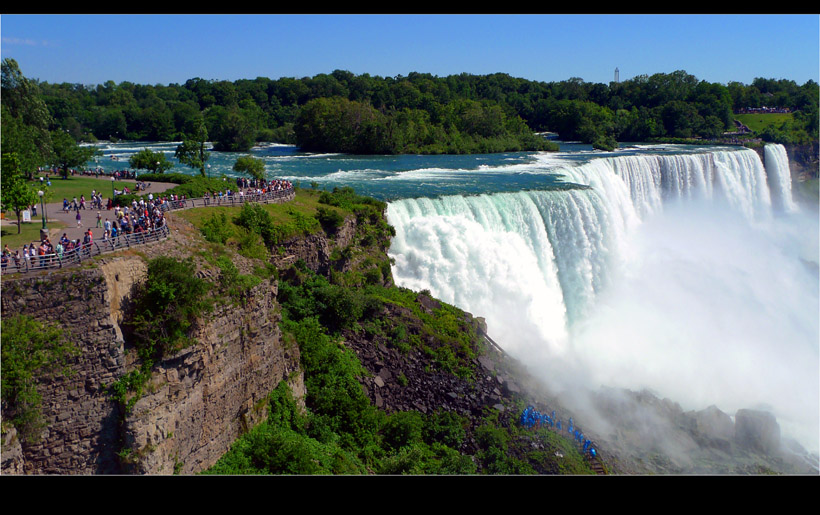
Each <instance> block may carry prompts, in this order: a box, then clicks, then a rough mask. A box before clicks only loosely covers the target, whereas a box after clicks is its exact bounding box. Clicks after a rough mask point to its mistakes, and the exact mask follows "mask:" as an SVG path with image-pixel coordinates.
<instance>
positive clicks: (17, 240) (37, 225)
mask: <svg viewBox="0 0 820 515" xmlns="http://www.w3.org/2000/svg"><path fill="white" fill-rule="evenodd" d="M6 214H7V215H8V214H9V213H6ZM11 219H12V220H16V218H14V215H13V214H12V218H11ZM46 225H47V226H48V229H49V230H51V229H59V228H62V227H65V224H64V223H62V222H59V221H57V220H48V221H47V223H46ZM42 227H43V219H42V218H41V217H40V211H39V210H38V211H37V216H33V217H31V222H27V223H23V225H22V227H21V228H20V234H17V226H16V225H10V224H9V225H6V224H3V228H2V238H0V240H2V241H0V244H2V245H3V246H5V245H8V246H9V248H10V249H12V250H20V249H22V248H23V245H26V244H28V243H31V242H38V241H40V229H41V228H42ZM52 241H53V240H52Z"/></svg>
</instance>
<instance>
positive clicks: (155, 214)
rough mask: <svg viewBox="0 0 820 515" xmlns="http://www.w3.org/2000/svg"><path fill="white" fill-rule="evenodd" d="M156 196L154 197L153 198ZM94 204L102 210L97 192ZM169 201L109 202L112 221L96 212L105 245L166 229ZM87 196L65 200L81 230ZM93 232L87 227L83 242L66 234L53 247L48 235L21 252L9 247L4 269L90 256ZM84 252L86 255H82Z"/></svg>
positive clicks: (4, 260)
mask: <svg viewBox="0 0 820 515" xmlns="http://www.w3.org/2000/svg"><path fill="white" fill-rule="evenodd" d="M152 197H153V196H152ZM91 198H92V199H93V200H92V202H91V205H92V209H93V208H96V209H100V210H101V209H102V196H101V195H99V194H98V193H97V192H96V191H94V192H92V194H91ZM167 201H168V200H167V199H165V198H163V199H156V200H154V199H153V198H152V199H149V200H148V201H146V200H145V199H144V198H141V199H139V201H137V200H136V199H135V200H133V201H132V202H131V205H130V206H128V205H127V206H123V207H120V206H114V207H113V208H112V207H111V202H110V199H109V204H108V206H109V209H113V217H112V218H113V219H111V218H109V217H108V216H106V217H105V220H103V215H102V212H101V211H97V215H96V227H95V228H96V229H102V242H105V246H106V247H110V248H112V249H113V248H116V247H119V246H121V245H123V244H124V243H123V242H121V241H120V238H121V237H123V236H125V237H127V238H131V239H135V240H136V241H137V242H142V241H144V236H145V235H146V234H148V233H150V232H151V231H154V230H156V229H159V228H161V227H164V226H165V223H166V222H165V214H164V211H165V209H164V208H163V204H164V203H166V202H167ZM85 206H86V200H85V195H81V196H80V199H79V200H77V198H74V199H73V201H72V202H71V203H69V202H68V199H65V198H64V199H63V210H64V211H66V212H67V211H71V210H73V211H75V212H76V220H77V227H82V215H81V213H80V210H81V209H87V208H86V207H85ZM93 231H94V230H93V229H92V228H90V227H89V228H88V229H87V230H85V231H84V232H83V237H82V239H79V238H78V239H73V240H72V239H70V238H68V235H67V233H63V236H62V237H61V238H60V239H59V240H58V241H57V244H56V245H55V244H53V243H52V242H51V240H50V239H49V238H48V237H47V236H46V237H44V238H43V239H42V240H41V241H40V242H39V244H37V243H35V242H32V243H31V244H25V245H23V249H22V252H21V251H20V250H14V251H12V250H11V249H9V247H8V245H5V247H4V248H3V253H2V256H1V258H0V259H1V260H2V263H1V264H2V270H3V272H6V271H7V270H8V269H17V270H22V269H25V270H29V269H37V268H44V267H50V266H52V265H55V264H59V263H62V262H63V260H64V259H66V258H68V257H72V255H73V254H75V253H79V254H80V256H83V255H90V254H91V246H92V245H93V243H94V232H93ZM83 253H84V254H83Z"/></svg>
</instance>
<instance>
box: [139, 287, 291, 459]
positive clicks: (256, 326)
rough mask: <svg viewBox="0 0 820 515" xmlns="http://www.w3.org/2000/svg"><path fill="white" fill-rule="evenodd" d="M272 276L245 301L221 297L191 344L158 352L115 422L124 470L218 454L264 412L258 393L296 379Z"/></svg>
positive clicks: (260, 394) (257, 420)
mask: <svg viewBox="0 0 820 515" xmlns="http://www.w3.org/2000/svg"><path fill="white" fill-rule="evenodd" d="M278 321H279V314H278V311H277V306H276V286H275V284H270V283H263V284H260V285H259V286H257V287H255V288H254V289H253V290H252V291H251V292H250V295H249V296H248V298H247V300H246V304H245V305H244V306H241V305H233V304H227V305H223V306H222V307H220V308H218V309H217V310H216V311H215V312H214V313H212V314H211V315H210V316H208V318H207V320H205V321H204V323H203V324H202V326H201V327H199V328H198V329H197V330H196V332H195V334H194V335H193V336H194V338H195V339H196V341H197V344H196V345H194V346H192V347H189V348H187V349H183V350H182V351H180V352H178V353H176V354H174V355H173V356H169V357H167V358H165V359H164V360H162V361H161V362H160V363H159V364H158V366H157V367H156V368H155V369H154V372H153V374H152V377H151V382H150V384H149V385H148V387H147V391H148V392H149V393H148V394H147V395H144V396H143V397H142V398H140V400H139V401H137V403H136V405H135V406H134V408H133V410H132V412H131V413H130V414H129V415H128V417H126V419H125V422H124V427H123V439H124V449H125V451H124V454H125V456H124V462H125V464H126V467H125V470H126V471H127V472H130V473H137V474H171V473H174V472H177V473H183V474H190V473H196V472H199V471H201V470H203V469H205V468H207V467H209V466H211V465H213V464H214V463H215V462H216V460H218V459H219V457H220V456H222V454H224V453H225V451H226V450H227V449H228V448H229V447H230V445H231V444H232V443H233V442H234V441H235V440H236V439H237V438H238V437H239V436H240V435H241V434H242V433H243V432H245V431H247V430H248V429H249V428H250V427H252V426H254V425H255V424H257V423H259V422H260V421H261V420H262V419H263V418H264V416H265V415H266V412H265V410H264V409H263V408H264V404H265V403H264V401H265V399H266V397H267V395H268V393H269V392H270V391H271V390H273V389H274V388H275V387H276V385H277V384H278V383H279V381H281V380H283V379H286V380H288V379H289V380H288V382H289V384H290V386H291V389H292V390H293V391H294V393H295V395H296V396H297V397H299V398H301V397H303V395H304V385H303V383H302V376H301V373H300V371H299V350H298V348H297V347H296V346H292V347H286V346H284V345H283V344H282V340H281V334H280V331H279V327H278V325H277V324H278Z"/></svg>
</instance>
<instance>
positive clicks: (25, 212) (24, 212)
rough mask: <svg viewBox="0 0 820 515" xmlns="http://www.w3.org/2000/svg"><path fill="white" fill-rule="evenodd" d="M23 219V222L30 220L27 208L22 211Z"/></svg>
mask: <svg viewBox="0 0 820 515" xmlns="http://www.w3.org/2000/svg"><path fill="white" fill-rule="evenodd" d="M23 221H24V222H30V221H31V211H29V210H28V209H26V210H25V211H23Z"/></svg>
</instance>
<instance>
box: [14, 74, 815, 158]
mask: <svg viewBox="0 0 820 515" xmlns="http://www.w3.org/2000/svg"><path fill="white" fill-rule="evenodd" d="M36 84H37V87H38V89H39V93H40V95H41V98H42V100H43V102H44V103H45V105H46V106H47V109H48V112H49V114H50V115H51V118H52V120H53V121H52V127H51V129H52V130H59V131H61V132H66V133H68V134H70V135H72V136H73V137H74V138H75V139H76V140H77V141H93V140H95V139H99V140H117V139H123V140H137V141H181V140H189V139H192V138H195V137H196V135H197V134H200V135H201V127H202V126H204V127H205V129H206V132H207V137H208V140H209V141H211V142H212V143H213V145H214V149H215V150H221V151H247V150H248V149H250V147H251V146H253V145H254V144H255V143H257V142H281V143H290V144H296V145H299V146H300V147H301V148H302V149H304V150H309V151H334V152H346V153H362V154H368V153H378V154H392V153H472V152H496V151H516V150H545V149H550V148H551V147H550V146H549V145H550V143H549V142H548V141H546V140H545V139H544V138H542V137H540V136H537V135H536V134H534V133H538V132H543V131H550V132H556V133H558V134H559V135H560V138H561V139H563V140H577V141H582V142H586V143H592V144H595V145H596V146H598V147H600V148H607V147H611V146H612V145H613V144H614V143H615V142H617V141H649V140H652V139H653V138H698V137H699V138H705V139H711V138H716V137H719V136H720V135H721V134H722V133H723V132H724V131H727V130H732V129H734V121H733V112H734V111H736V110H739V109H741V108H746V107H762V106H767V107H780V108H788V109H789V110H790V111H791V112H793V113H794V114H793V116H792V117H791V118H790V120H788V121H787V122H785V124H784V125H782V126H779V127H775V128H773V129H771V130H769V131H768V134H765V135H762V136H763V137H764V139H768V140H770V141H776V142H780V143H806V142H808V141H811V140H816V139H817V133H818V122H817V120H818V92H819V91H820V90H819V89H818V84H817V83H816V82H814V81H808V82H806V83H805V84H803V85H802V86H801V85H798V84H796V83H795V82H794V81H791V80H785V79H780V80H775V79H763V78H758V79H755V80H754V81H753V82H752V84H750V85H744V84H741V83H739V82H732V83H729V84H727V85H723V84H720V83H709V82H706V81H702V80H698V79H697V78H696V77H694V76H693V75H690V74H688V73H686V72H684V71H676V72H673V73H658V74H654V75H651V76H647V75H641V76H637V77H635V78H633V79H630V80H625V81H623V82H611V83H609V84H600V83H589V82H584V81H583V80H582V79H578V78H571V79H569V80H565V81H561V82H537V81H532V80H526V79H521V78H514V77H511V76H509V75H507V74H503V73H496V74H491V75H472V74H467V73H462V74H460V75H450V76H447V77H438V76H434V75H431V74H427V73H416V72H413V73H410V74H409V75H407V76H406V77H405V76H397V77H379V76H371V75H368V74H361V75H355V74H353V73H351V72H348V71H343V70H336V71H334V72H332V73H330V74H318V75H316V76H313V77H304V78H300V79H297V78H289V77H284V78H279V79H269V78H264V77H258V78H256V79H253V80H249V79H243V80H237V81H233V82H231V81H227V80H206V79H201V78H193V79H190V80H188V81H186V82H185V83H184V84H169V85H159V84H157V85H143V84H134V83H131V82H122V83H119V84H116V83H114V82H113V81H108V82H106V83H104V84H100V85H94V86H89V85H83V84H69V83H62V84H50V83H46V82H36ZM4 104H5V99H4ZM553 148H554V147H553Z"/></svg>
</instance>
